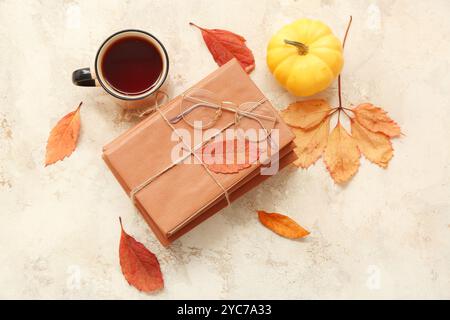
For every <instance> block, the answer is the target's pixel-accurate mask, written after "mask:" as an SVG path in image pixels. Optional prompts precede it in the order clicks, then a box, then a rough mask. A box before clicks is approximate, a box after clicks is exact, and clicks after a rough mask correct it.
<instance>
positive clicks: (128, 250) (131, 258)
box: [119, 218, 164, 292]
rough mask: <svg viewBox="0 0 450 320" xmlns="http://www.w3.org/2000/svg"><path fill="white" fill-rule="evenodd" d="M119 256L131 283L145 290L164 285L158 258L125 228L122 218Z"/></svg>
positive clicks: (127, 278)
mask: <svg viewBox="0 0 450 320" xmlns="http://www.w3.org/2000/svg"><path fill="white" fill-rule="evenodd" d="M119 221H120V227H121V230H122V232H121V236H120V246H119V258H120V266H121V268H122V273H123V275H124V276H125V279H126V280H127V281H128V283H129V284H130V285H132V286H133V287H135V288H136V289H138V290H140V291H143V292H153V291H156V290H160V289H162V288H163V287H164V280H163V276H162V273H161V269H160V266H159V262H158V259H157V258H156V256H155V255H154V254H153V253H152V252H150V251H149V250H148V249H147V248H146V247H145V246H144V245H143V244H142V243H140V242H137V241H136V240H135V239H134V238H133V237H131V236H130V235H128V234H127V233H126V232H125V230H124V229H123V225H122V219H120V218H119Z"/></svg>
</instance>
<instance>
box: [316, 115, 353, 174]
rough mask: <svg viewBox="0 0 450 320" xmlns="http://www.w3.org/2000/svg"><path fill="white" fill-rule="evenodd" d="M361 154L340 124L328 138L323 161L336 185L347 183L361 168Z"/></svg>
mask: <svg viewBox="0 0 450 320" xmlns="http://www.w3.org/2000/svg"><path fill="white" fill-rule="evenodd" d="M359 158H360V152H359V150H358V146H357V144H356V142H355V140H354V139H353V138H352V137H351V136H350V135H349V134H348V133H347V131H346V130H345V129H344V128H343V127H342V125H341V124H340V123H339V122H338V124H337V125H336V127H335V128H334V129H333V131H332V132H331V134H330V136H329V137H328V142H327V146H326V148H325V152H324V155H323V160H324V162H325V165H326V166H327V169H328V171H329V172H330V175H331V177H332V178H333V180H334V181H335V182H336V183H344V182H347V181H348V180H349V179H350V178H351V177H352V176H353V175H354V174H355V173H356V172H357V171H358V168H359Z"/></svg>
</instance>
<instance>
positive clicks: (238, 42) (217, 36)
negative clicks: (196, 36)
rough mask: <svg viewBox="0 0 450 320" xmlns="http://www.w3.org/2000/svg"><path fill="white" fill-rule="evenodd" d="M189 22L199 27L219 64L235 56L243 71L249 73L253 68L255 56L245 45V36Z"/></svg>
mask: <svg viewBox="0 0 450 320" xmlns="http://www.w3.org/2000/svg"><path fill="white" fill-rule="evenodd" d="M189 24H190V25H192V26H195V27H197V28H198V29H200V31H201V32H202V36H203V40H205V44H206V46H207V47H208V49H209V52H211V54H212V56H213V58H214V61H216V63H217V64H218V65H219V66H221V65H223V64H225V63H227V62H228V61H230V60H231V59H233V58H236V59H237V60H238V61H239V63H240V64H241V66H242V68H243V69H244V70H245V72H247V73H250V72H252V71H253V69H255V58H254V57H253V53H252V51H251V50H250V49H249V48H248V47H247V46H246V45H245V38H243V37H242V36H240V35H238V34H235V33H233V32H230V31H227V30H220V29H205V28H202V27H199V26H197V25H196V24H194V23H192V22H190V23H189Z"/></svg>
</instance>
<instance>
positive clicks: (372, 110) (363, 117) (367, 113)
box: [353, 103, 401, 138]
mask: <svg viewBox="0 0 450 320" xmlns="http://www.w3.org/2000/svg"><path fill="white" fill-rule="evenodd" d="M353 113H354V114H355V118H356V120H358V122H359V123H360V124H361V125H362V126H364V127H365V128H366V129H369V130H370V131H372V132H381V133H384V134H385V135H387V136H388V137H390V138H394V137H398V136H400V134H401V131H400V127H399V126H398V124H397V123H396V122H395V121H394V120H392V119H391V118H390V117H389V116H388V115H387V112H386V111H384V110H383V109H381V108H379V107H375V106H374V105H373V104H371V103H363V104H360V105H359V106H357V107H356V108H354V109H353Z"/></svg>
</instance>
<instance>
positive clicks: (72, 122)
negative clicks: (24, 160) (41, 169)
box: [45, 103, 82, 166]
mask: <svg viewBox="0 0 450 320" xmlns="http://www.w3.org/2000/svg"><path fill="white" fill-rule="evenodd" d="M81 104H82V103H80V105H79V106H78V108H77V109H76V110H75V111H72V112H70V113H68V114H67V115H65V116H64V117H63V118H62V119H61V120H59V121H58V123H57V124H56V126H55V127H53V129H52V131H51V132H50V136H49V137H48V140H47V151H46V155H45V166H48V165H49V164H53V163H55V162H57V161H59V160H62V159H64V158H65V157H68V156H70V155H71V154H72V152H73V151H74V150H75V148H76V146H77V140H78V136H79V133H80V108H81Z"/></svg>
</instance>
